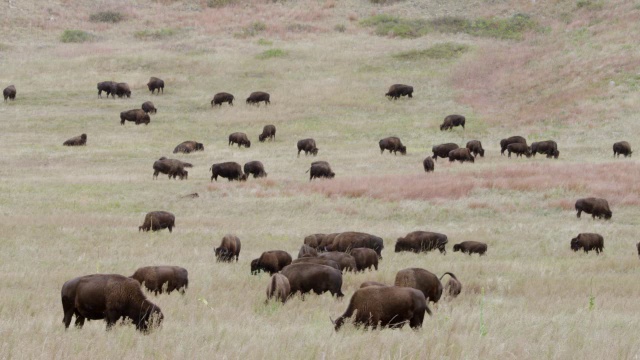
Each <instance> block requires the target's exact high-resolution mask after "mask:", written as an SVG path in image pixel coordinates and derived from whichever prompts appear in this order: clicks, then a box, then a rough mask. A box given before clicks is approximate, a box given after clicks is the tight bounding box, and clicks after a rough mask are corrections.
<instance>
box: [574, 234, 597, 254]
mask: <svg viewBox="0 0 640 360" xmlns="http://www.w3.org/2000/svg"><path fill="white" fill-rule="evenodd" d="M580 248H582V249H583V250H584V252H586V253H588V252H589V251H591V250H595V251H596V254H600V253H601V252H602V251H603V250H604V239H603V238H602V235H600V234H588V233H583V234H578V236H577V237H574V238H573V239H571V250H573V251H578V250H580Z"/></svg>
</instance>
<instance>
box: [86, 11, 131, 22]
mask: <svg viewBox="0 0 640 360" xmlns="http://www.w3.org/2000/svg"><path fill="white" fill-rule="evenodd" d="M124 19H125V16H124V14H122V13H120V12H117V11H100V12H97V13H95V14H91V15H90V16H89V20H90V21H92V22H104V23H114V24H115V23H119V22H120V21H123V20H124Z"/></svg>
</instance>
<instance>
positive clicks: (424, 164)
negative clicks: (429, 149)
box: [422, 156, 436, 172]
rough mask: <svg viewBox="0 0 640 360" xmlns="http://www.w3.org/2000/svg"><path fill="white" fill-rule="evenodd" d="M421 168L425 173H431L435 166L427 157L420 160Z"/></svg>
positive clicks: (429, 157)
mask: <svg viewBox="0 0 640 360" xmlns="http://www.w3.org/2000/svg"><path fill="white" fill-rule="evenodd" d="M422 167H424V171H425V172H431V171H433V170H435V167H436V164H435V163H434V161H433V159H432V158H431V156H427V157H426V158H425V159H424V160H422Z"/></svg>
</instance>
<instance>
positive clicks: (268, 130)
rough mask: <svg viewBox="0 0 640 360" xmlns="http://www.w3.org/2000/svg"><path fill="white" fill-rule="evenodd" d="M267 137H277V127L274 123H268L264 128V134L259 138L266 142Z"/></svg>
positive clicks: (272, 138) (271, 138)
mask: <svg viewBox="0 0 640 360" xmlns="http://www.w3.org/2000/svg"><path fill="white" fill-rule="evenodd" d="M266 139H269V140H275V139H276V127H275V126H274V125H266V126H265V127H264V128H263V129H262V134H260V135H258V140H259V141H260V142H264V141H265V140H266Z"/></svg>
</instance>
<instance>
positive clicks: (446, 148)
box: [431, 143, 459, 161]
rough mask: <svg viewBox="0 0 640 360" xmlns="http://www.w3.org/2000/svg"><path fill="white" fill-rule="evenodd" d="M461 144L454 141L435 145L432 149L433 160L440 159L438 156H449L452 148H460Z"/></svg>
mask: <svg viewBox="0 0 640 360" xmlns="http://www.w3.org/2000/svg"><path fill="white" fill-rule="evenodd" d="M458 148H459V146H458V145H457V144H454V143H446V144H440V145H436V146H434V147H432V148H431V151H433V156H432V158H433V160H435V161H438V157H441V158H443V159H444V158H448V157H449V153H450V152H451V151H452V150H455V149H458Z"/></svg>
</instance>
